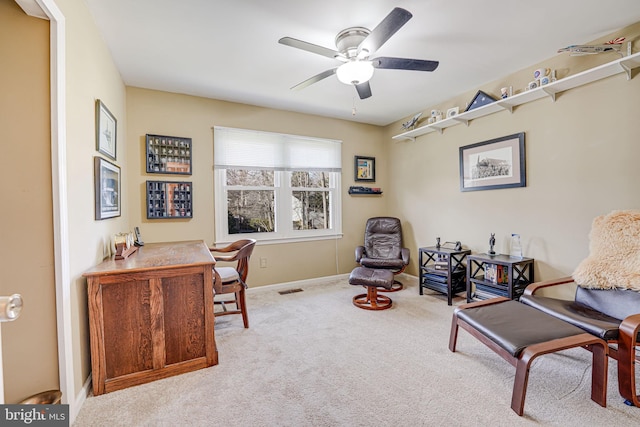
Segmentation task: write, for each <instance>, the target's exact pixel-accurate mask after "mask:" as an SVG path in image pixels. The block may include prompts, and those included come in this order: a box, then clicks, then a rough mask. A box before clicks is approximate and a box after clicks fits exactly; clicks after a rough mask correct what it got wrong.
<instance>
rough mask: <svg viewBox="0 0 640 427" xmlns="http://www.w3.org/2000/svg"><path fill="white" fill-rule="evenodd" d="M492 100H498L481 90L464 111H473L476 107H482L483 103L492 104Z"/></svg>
mask: <svg viewBox="0 0 640 427" xmlns="http://www.w3.org/2000/svg"><path fill="white" fill-rule="evenodd" d="M492 102H496V99H495V98H493V97H492V96H491V95H488V94H486V93H484V92H483V91H481V90H479V91H478V93H476V95H475V96H474V97H473V99H472V100H471V102H470V103H469V106H468V107H467V109H466V110H464V111H471V110H473V109H475V108H478V107H482V106H483V105H487V104H491V103H492Z"/></svg>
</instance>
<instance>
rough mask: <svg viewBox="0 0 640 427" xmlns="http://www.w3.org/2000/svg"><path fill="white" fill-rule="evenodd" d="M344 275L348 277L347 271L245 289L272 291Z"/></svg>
mask: <svg viewBox="0 0 640 427" xmlns="http://www.w3.org/2000/svg"><path fill="white" fill-rule="evenodd" d="M346 277H349V273H344V274H337V275H335V276H325V277H316V278H314V279H304V280H295V281H293V282H285V283H276V284H274V285H264V286H257V287H255V288H251V287H250V288H249V289H247V292H251V293H260V292H266V291H273V290H277V289H282V288H291V287H297V286H304V285H313V284H316V283H324V282H326V281H327V280H328V279H341V278H346Z"/></svg>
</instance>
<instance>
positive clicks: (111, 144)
mask: <svg viewBox="0 0 640 427" xmlns="http://www.w3.org/2000/svg"><path fill="white" fill-rule="evenodd" d="M117 127H118V122H117V120H116V118H115V117H114V116H113V114H111V111H109V109H108V108H107V106H106V105H104V104H103V103H102V101H100V100H99V99H97V100H96V150H98V152H100V153H102V154H104V155H105V156H107V157H109V158H110V159H112V160H116V147H117Z"/></svg>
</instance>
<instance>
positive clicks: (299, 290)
mask: <svg viewBox="0 0 640 427" xmlns="http://www.w3.org/2000/svg"><path fill="white" fill-rule="evenodd" d="M296 292H302V289H300V288H296V289H287V290H286V291H279V292H278V293H279V294H280V295H287V294H295V293H296Z"/></svg>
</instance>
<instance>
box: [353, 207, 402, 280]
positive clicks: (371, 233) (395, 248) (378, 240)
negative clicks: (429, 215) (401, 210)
mask: <svg viewBox="0 0 640 427" xmlns="http://www.w3.org/2000/svg"><path fill="white" fill-rule="evenodd" d="M356 262H357V263H359V264H360V265H361V266H363V267H368V268H374V269H387V270H391V271H392V272H393V274H394V275H397V274H400V273H402V272H403V271H404V269H405V268H406V267H407V265H408V264H409V249H407V248H404V247H402V225H401V223H400V220H399V219H398V218H393V217H386V216H383V217H375V218H369V219H368V220H367V225H366V227H365V231H364V245H363V246H357V247H356ZM402 287H403V285H402V283H400V282H399V281H397V280H394V286H393V287H392V288H391V290H389V291H388V292H394V291H399V290H400V289H402Z"/></svg>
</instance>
